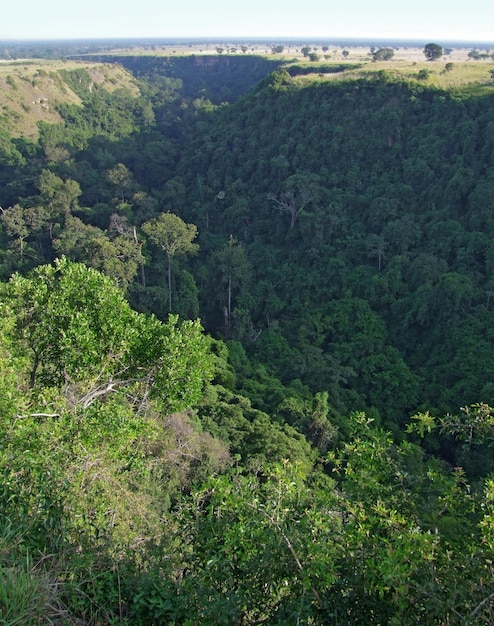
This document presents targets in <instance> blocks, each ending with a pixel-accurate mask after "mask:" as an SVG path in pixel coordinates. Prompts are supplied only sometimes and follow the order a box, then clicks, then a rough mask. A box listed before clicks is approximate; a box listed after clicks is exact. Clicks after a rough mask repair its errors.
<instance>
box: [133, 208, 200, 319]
mask: <svg viewBox="0 0 494 626" xmlns="http://www.w3.org/2000/svg"><path fill="white" fill-rule="evenodd" d="M142 230H143V231H144V233H145V234H146V235H147V236H148V237H149V239H150V240H151V241H152V242H153V243H155V244H156V245H157V246H159V247H160V248H161V249H162V250H163V252H164V253H165V254H166V258H167V261H168V310H169V311H170V312H171V310H172V269H171V262H172V258H173V257H174V256H177V255H181V254H187V253H193V252H196V251H197V250H198V249H199V246H198V245H197V244H195V243H192V242H193V240H194V239H195V238H196V236H197V226H195V225H194V224H186V223H185V222H184V221H183V220H182V219H181V218H180V217H179V216H178V215H175V214H174V213H168V212H167V213H162V214H161V215H160V216H159V217H156V218H154V219H152V220H150V221H149V222H145V223H144V224H143V226H142Z"/></svg>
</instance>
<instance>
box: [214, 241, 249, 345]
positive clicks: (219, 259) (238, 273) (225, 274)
mask: <svg viewBox="0 0 494 626" xmlns="http://www.w3.org/2000/svg"><path fill="white" fill-rule="evenodd" d="M216 264H217V268H218V274H219V279H220V282H222V283H223V284H225V285H226V304H225V305H224V317H225V336H226V337H229V335H230V325H231V316H232V298H233V292H234V290H235V289H236V288H238V287H239V286H240V285H241V284H242V283H243V282H245V281H246V279H247V275H248V261H247V258H246V255H245V251H244V249H243V247H242V246H241V245H240V244H239V243H238V241H237V240H236V239H235V238H234V237H233V236H232V235H230V238H229V239H228V242H227V244H226V245H225V246H224V247H223V248H222V249H221V250H220V251H219V252H218V254H217V255H216Z"/></svg>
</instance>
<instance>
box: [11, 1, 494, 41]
mask: <svg viewBox="0 0 494 626" xmlns="http://www.w3.org/2000/svg"><path fill="white" fill-rule="evenodd" d="M492 24H494V5H493V4H492V3H489V4H488V3H487V0H479V1H478V2H477V3H476V4H475V5H473V6H472V7H471V8H469V7H466V6H465V5H456V4H455V5H453V4H452V3H450V2H447V1H446V0H437V1H436V2H430V1H426V0H415V2H413V3H411V2H409V3H406V4H400V5H399V6H397V3H396V2H395V1H392V0H375V2H373V3H369V2H368V1H367V2H366V1H364V0H354V2H353V3H352V4H351V5H347V6H345V4H344V3H330V2H328V1H327V0H313V1H312V2H311V3H310V4H308V5H305V6H303V7H302V6H300V5H295V6H294V5H288V4H287V3H286V2H282V1H280V0H272V1H271V2H269V3H267V2H265V1H264V0H263V1H261V0H251V1H250V2H249V3H248V4H241V5H239V6H235V5H234V4H233V3H232V2H231V1H230V2H227V1H226V0H210V2H207V3H204V2H202V1H200V0H189V1H188V2H187V3H179V2H173V3H172V2H170V0H168V1H167V2H165V3H163V2H162V0H142V1H141V2H140V3H137V4H132V5H129V4H125V5H124V6H122V5H121V4H120V3H119V2H118V1H117V0H107V1H106V2H104V3H102V2H101V1H100V0H85V1H84V3H70V4H67V3H66V2H65V0H45V1H44V2H39V0H36V1H35V0H27V2H24V3H19V2H18V3H15V2H9V3H7V4H6V6H5V7H4V9H3V11H2V22H1V24H0V40H29V39H33V40H47V39H48V40H49V39H57V40H60V39H122V38H127V39H130V38H132V39H135V38H187V39H193V38H204V39H206V38H207V39H215V38H216V39H220V38H221V39H225V38H230V39H239V38H252V39H254V38H268V39H275V38H278V39H289V38H297V39H300V38H305V39H328V38H332V39H335V38H338V39H343V38H348V39H362V38H363V39H392V40H420V41H424V40H431V41H458V42H482V43H487V42H494V34H493V31H492Z"/></svg>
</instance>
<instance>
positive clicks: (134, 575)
mask: <svg viewBox="0 0 494 626" xmlns="http://www.w3.org/2000/svg"><path fill="white" fill-rule="evenodd" d="M98 52H100V51H98ZM100 60H104V64H102V65H100V63H99V61H98V59H96V58H93V59H92V60H91V63H90V64H88V63H87V62H82V61H78V62H75V61H74V62H70V63H65V64H62V65H61V66H56V67H50V66H44V67H43V69H42V70H40V69H39V68H37V69H35V70H34V73H33V74H30V73H29V72H30V71H31V70H30V68H29V67H28V69H26V68H24V69H23V70H22V71H21V70H20V69H19V72H18V73H17V74H16V70H15V67H16V66H12V67H11V68H9V69H8V72H7V73H6V74H5V78H4V75H3V74H2V75H0V79H1V80H4V83H2V84H4V86H5V94H8V98H7V96H5V105H4V108H3V113H0V188H1V199H0V204H1V206H2V208H1V210H0V240H1V244H2V245H1V250H0V275H1V279H2V284H1V288H0V307H1V310H2V318H1V322H0V326H1V333H0V346H1V350H0V355H1V356H0V433H1V439H0V441H1V445H0V477H1V480H0V485H1V487H0V525H1V526H0V527H1V536H2V539H1V540H0V575H1V576H2V582H3V591H1V592H0V618H1V619H2V620H4V622H5V623H6V624H14V623H23V624H39V623H47V624H48V623H56V624H95V625H96V624H114V623H122V624H142V625H149V626H151V625H156V624H177V625H178V624H183V625H186V624H188V625H191V624H225V625H226V624H246V625H247V624H249V625H254V624H261V623H265V624H297V623H306V624H321V625H322V624H341V623H346V624H362V623H368V624H376V625H377V624H398V623H401V624H479V623H490V621H492V619H493V615H494V607H493V595H492V583H493V571H492V562H493V557H494V555H493V554H492V551H493V549H494V538H493V537H494V534H493V533H494V523H493V519H494V513H493V502H494V496H493V489H494V488H493V483H492V472H493V469H494V467H493V465H494V461H493V458H492V442H493V438H494V415H493V410H492V409H491V408H490V407H491V406H492V405H494V357H493V350H492V346H493V339H494V337H493V333H494V330H493V328H494V323H493V322H494V298H493V294H494V277H493V271H494V245H493V243H492V242H493V241H494V221H493V208H494V204H493V202H494V200H493V198H494V121H493V120H494V83H493V81H492V77H491V74H490V73H491V72H492V71H493V69H492V67H491V66H492V64H491V63H488V62H485V64H484V65H483V66H482V67H481V69H480V70H479V69H478V68H479V65H475V69H474V70H469V69H468V68H469V67H471V66H468V65H465V66H461V67H460V66H458V67H456V66H455V65H456V64H453V67H448V68H446V67H445V64H444V63H443V62H440V61H438V62H430V61H429V62H427V68H429V69H428V71H429V74H428V75H427V76H425V77H424V75H423V74H420V71H421V70H420V67H416V66H414V65H410V66H407V68H405V69H403V67H401V66H400V65H399V64H393V63H392V62H391V61H385V62H383V64H384V65H383V66H379V65H376V63H375V62H373V61H372V60H371V59H369V61H368V65H365V64H355V63H350V62H349V63H348V64H346V65H345V64H341V63H340V62H338V63H334V64H331V63H328V61H327V60H325V61H324V63H321V64H319V65H317V64H315V65H314V63H313V62H312V61H307V62H306V63H304V62H300V61H296V62H295V61H293V60H284V61H283V60H281V59H279V58H277V59H276V60H275V59H267V58H261V57H255V56H245V55H244V56H240V55H239V56H234V55H228V56H224V57H222V56H211V57H207V56H200V55H191V56H188V57H181V58H164V57H151V56H149V55H147V56H146V55H141V56H131V55H125V56H110V55H107V56H105V57H104V59H103V57H101V59H100ZM471 63H472V64H474V63H475V62H474V61H472V62H471ZM482 63H484V62H482ZM117 64H118V65H117ZM311 64H312V65H311ZM424 64H425V60H424ZM307 68H309V69H307ZM384 68H385V69H384ZM388 68H389V69H388ZM469 72H470V74H469ZM472 72H473V74H472ZM478 72H481V73H480V74H478ZM473 75H474V76H475V79H472V76H473ZM9 76H10V78H9ZM29 76H30V78H28V77H29ZM478 76H481V78H480V79H479V78H478ZM444 81H446V82H444ZM446 83H447V84H446ZM47 85H50V89H51V90H52V91H50V92H49V94H50V95H49V96H46V97H45V95H46V94H45V93H44V91H43V90H45V89H46V88H47ZM36 89H37V90H38V91H39V93H38V96H37V100H36V102H37V105H40V106H41V108H42V109H43V110H44V113H43V114H45V113H46V109H50V115H51V114H52V113H53V115H54V117H50V118H48V117H46V116H45V117H42V118H40V119H39V120H38V121H37V123H36V131H37V132H36V133H33V134H23V133H22V132H21V131H19V130H17V131H16V132H15V133H14V132H9V128H10V127H12V128H13V126H12V125H13V124H14V119H15V123H16V124H17V125H16V126H15V128H16V129H20V128H22V124H21V122H22V123H24V122H23V119H22V116H23V115H24V114H25V116H26V119H27V118H29V120H27V121H26V122H25V123H26V124H27V123H28V122H29V123H32V121H33V119H34V117H33V110H38V109H36V107H34V109H33V106H32V105H31V104H30V101H29V100H26V99H25V98H26V97H29V98H32V97H33V96H32V93H34V92H33V90H36ZM16 98H17V100H16ZM38 100H39V102H38ZM16 102H17V103H19V106H20V108H16V104H15V103H16ZM22 103H23V104H24V106H22ZM37 105H36V106H37ZM22 111H24V113H22ZM14 113H15V114H14ZM9 125H11V126H9ZM26 127H27V126H26ZM461 407H462V408H461ZM16 620H17V621H16Z"/></svg>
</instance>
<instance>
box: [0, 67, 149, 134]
mask: <svg viewBox="0 0 494 626" xmlns="http://www.w3.org/2000/svg"><path fill="white" fill-rule="evenodd" d="M122 88H123V89H125V90H127V91H129V92H130V93H131V94H132V95H134V96H138V95H139V89H138V88H137V86H136V83H135V80H134V79H133V77H132V76H131V74H130V73H129V72H128V71H127V70H125V69H124V68H122V67H121V66H119V65H116V64H103V63H94V62H91V63H83V62H78V63H62V62H60V61H57V62H47V61H40V62H35V63H33V62H31V61H29V62H26V63H25V64H23V63H22V62H19V61H17V62H12V63H2V64H0V109H1V110H0V130H4V131H6V132H8V133H9V135H10V136H12V137H25V138H33V139H35V138H36V137H37V136H38V122H40V121H43V122H48V123H57V122H61V121H62V118H61V116H60V114H59V113H58V107H59V105H60V104H75V105H82V98H83V97H84V93H85V92H87V93H88V94H90V93H93V92H94V90H95V89H103V90H105V91H108V92H113V91H115V90H116V89H122Z"/></svg>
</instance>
